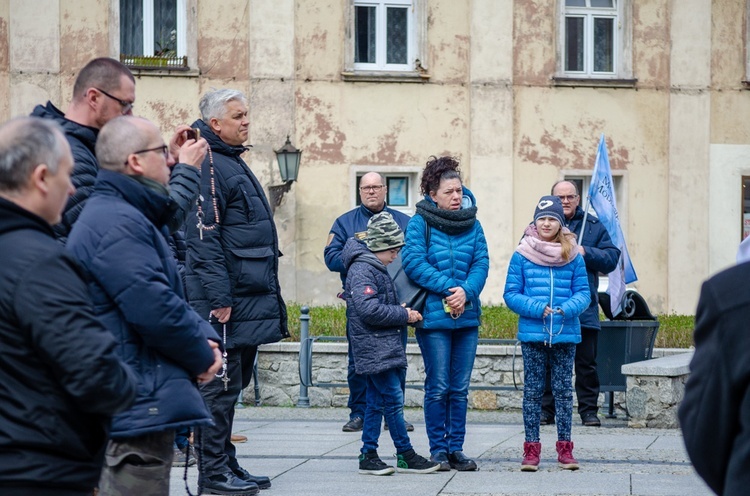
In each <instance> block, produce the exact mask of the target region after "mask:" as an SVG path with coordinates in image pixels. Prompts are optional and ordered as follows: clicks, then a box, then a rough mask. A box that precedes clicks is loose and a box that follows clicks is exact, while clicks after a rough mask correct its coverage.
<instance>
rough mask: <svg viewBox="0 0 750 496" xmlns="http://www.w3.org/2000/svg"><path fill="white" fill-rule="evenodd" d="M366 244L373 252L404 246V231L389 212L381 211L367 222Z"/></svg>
mask: <svg viewBox="0 0 750 496" xmlns="http://www.w3.org/2000/svg"><path fill="white" fill-rule="evenodd" d="M365 244H366V245H367V247H368V248H369V249H370V251H372V252H379V251H385V250H390V249H392V248H400V247H402V246H404V232H403V231H402V230H401V228H400V227H398V224H396V221H395V220H393V217H391V214H389V213H388V212H380V213H379V214H375V215H373V216H372V217H371V218H370V222H368V223H367V236H365Z"/></svg>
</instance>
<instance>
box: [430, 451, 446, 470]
mask: <svg viewBox="0 0 750 496" xmlns="http://www.w3.org/2000/svg"><path fill="white" fill-rule="evenodd" d="M430 460H431V461H433V462H435V463H439V464H440V468H439V469H438V471H439V472H450V470H451V464H450V462H449V461H448V453H446V452H445V451H438V452H437V453H435V454H434V455H432V456H431V457H430Z"/></svg>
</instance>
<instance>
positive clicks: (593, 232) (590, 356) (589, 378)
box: [541, 181, 620, 427]
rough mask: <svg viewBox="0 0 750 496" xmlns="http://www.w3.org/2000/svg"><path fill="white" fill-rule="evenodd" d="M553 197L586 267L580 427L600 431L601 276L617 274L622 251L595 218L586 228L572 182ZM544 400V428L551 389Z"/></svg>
mask: <svg viewBox="0 0 750 496" xmlns="http://www.w3.org/2000/svg"><path fill="white" fill-rule="evenodd" d="M552 195H554V196H557V197H558V198H560V200H561V201H562V205H563V213H564V214H565V227H567V228H568V229H570V231H571V232H572V233H575V235H576V236H579V235H580V233H581V230H583V236H582V237H581V238H580V244H579V245H578V252H579V253H580V254H581V256H582V257H583V261H584V262H585V263H586V274H587V275H588V282H589V290H590V293H591V303H590V304H589V307H588V308H587V309H586V310H585V311H584V312H583V314H581V316H580V320H581V342H580V343H578V344H577V345H576V356H575V376H576V380H575V389H576V397H577V398H578V414H579V415H580V416H581V423H582V424H583V425H585V426H588V427H599V426H601V425H602V424H601V421H600V420H599V416H598V413H599V405H598V401H599V375H598V373H597V371H596V354H597V343H598V339H599V335H598V332H599V330H600V329H601V326H600V325H599V273H600V272H601V273H603V274H608V273H610V272H612V271H613V270H615V268H616V267H617V261H618V260H619V259H620V250H619V249H618V248H617V247H616V246H615V245H614V244H613V243H612V240H611V239H610V237H609V234H607V230H606V229H605V228H604V226H603V225H602V224H601V222H599V219H597V218H596V217H595V216H593V215H591V214H589V215H588V217H587V218H586V226H585V228H584V226H583V216H584V215H583V214H584V212H583V209H582V208H581V207H580V206H579V204H580V201H581V196H580V194H579V193H578V188H577V187H576V185H575V184H574V183H572V182H570V181H558V182H556V183H555V184H554V185H553V186H552ZM549 384H550V382H549V375H548V376H547V386H546V387H545V392H544V396H543V397H542V418H541V424H542V425H548V424H553V423H555V404H554V399H553V398H552V393H551V390H550V386H549Z"/></svg>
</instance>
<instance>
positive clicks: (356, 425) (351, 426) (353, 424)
mask: <svg viewBox="0 0 750 496" xmlns="http://www.w3.org/2000/svg"><path fill="white" fill-rule="evenodd" d="M364 423H365V421H364V419H363V418H362V417H354V418H353V419H351V420H349V422H347V423H345V424H344V427H342V428H341V430H342V431H344V432H359V431H361V430H362V425H363V424H364Z"/></svg>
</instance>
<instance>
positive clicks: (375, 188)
mask: <svg viewBox="0 0 750 496" xmlns="http://www.w3.org/2000/svg"><path fill="white" fill-rule="evenodd" d="M383 188H385V186H384V185H382V184H373V185H372V186H360V187H359V190H360V191H362V192H365V191H375V192H378V191H380V190H381V189H383Z"/></svg>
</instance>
